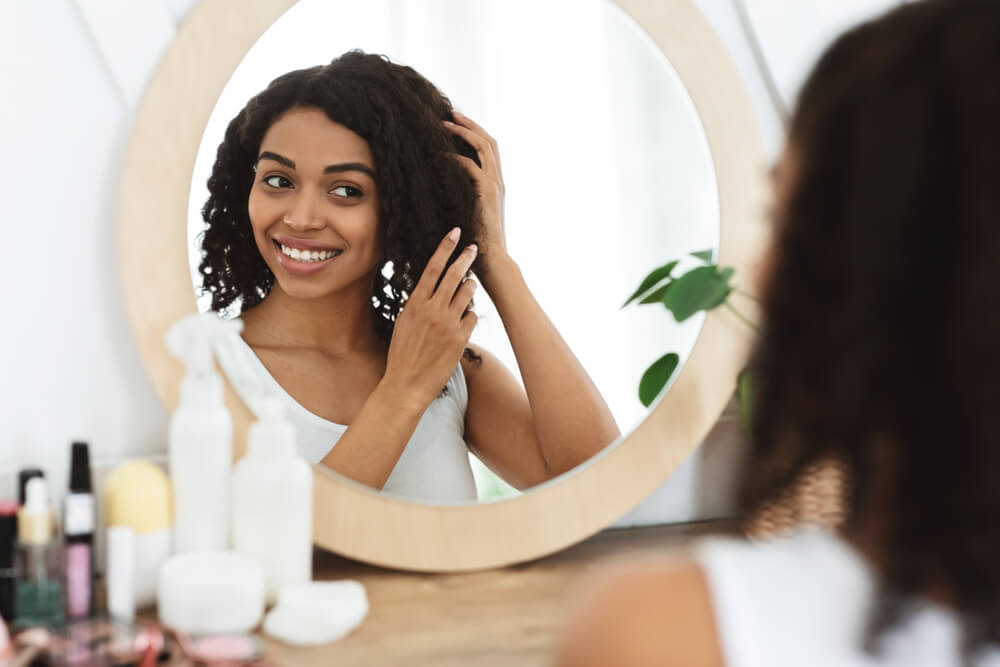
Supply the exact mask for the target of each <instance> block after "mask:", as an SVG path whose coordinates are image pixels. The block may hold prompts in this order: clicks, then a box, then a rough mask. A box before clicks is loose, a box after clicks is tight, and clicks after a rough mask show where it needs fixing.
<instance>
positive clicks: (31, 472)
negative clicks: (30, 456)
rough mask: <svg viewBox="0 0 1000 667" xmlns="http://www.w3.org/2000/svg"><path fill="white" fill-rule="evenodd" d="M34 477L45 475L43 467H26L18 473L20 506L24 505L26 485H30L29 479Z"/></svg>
mask: <svg viewBox="0 0 1000 667" xmlns="http://www.w3.org/2000/svg"><path fill="white" fill-rule="evenodd" d="M32 477H42V478H44V477H45V473H44V472H42V469H41V468H24V469H23V470H21V472H19V473H17V504H18V505H19V506H23V505H24V501H25V498H26V495H25V494H26V487H27V486H28V480H29V479H31V478H32Z"/></svg>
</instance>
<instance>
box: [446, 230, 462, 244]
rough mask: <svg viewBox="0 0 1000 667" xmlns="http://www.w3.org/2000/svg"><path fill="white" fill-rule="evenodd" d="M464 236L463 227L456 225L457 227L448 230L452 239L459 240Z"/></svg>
mask: <svg viewBox="0 0 1000 667" xmlns="http://www.w3.org/2000/svg"><path fill="white" fill-rule="evenodd" d="M461 237H462V229H461V228H460V227H455V229H453V230H451V231H450V232H448V238H450V239H451V240H452V241H458V239H460V238H461Z"/></svg>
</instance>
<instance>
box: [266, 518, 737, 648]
mask: <svg viewBox="0 0 1000 667" xmlns="http://www.w3.org/2000/svg"><path fill="white" fill-rule="evenodd" d="M733 528H734V525H733V524H732V522H718V521H714V522H699V523H691V524H675V525H672V526H654V527H647V528H628V529H621V530H607V531H604V532H602V533H598V534H597V535H595V536H594V537H592V538H590V539H589V540H586V541H584V542H582V543H580V544H578V545H576V546H574V547H571V548H569V549H567V550H565V551H563V552H561V553H559V554H556V555H553V556H549V557H547V558H543V559H540V560H536V561H532V562H529V563H524V564H521V565H515V566H511V567H507V568H503V569H498V570H490V571H485V572H472V573H459V574H419V573H410V572H402V571H398V570H385V569H380V568H377V567H373V566H370V565H364V564H361V563H357V562H355V561H350V560H347V559H345V558H341V557H338V556H335V555H333V554H331V553H328V552H321V551H317V553H316V556H315V559H314V570H315V572H314V576H315V579H317V580H332V579H355V580H358V581H360V582H361V583H363V584H364V586H365V588H366V589H367V591H368V597H369V601H370V604H371V611H370V613H369V615H368V617H367V618H366V619H365V621H364V623H362V625H361V626H360V627H359V628H358V629H357V630H355V631H354V632H353V633H352V634H350V635H349V636H348V637H346V638H345V639H343V640H341V641H339V642H336V643H334V644H329V645H327V646H321V647H317V648H309V649H304V648H291V647H288V646H285V645H283V644H280V643H278V642H276V641H273V640H270V639H268V638H267V637H265V636H262V637H261V641H262V642H263V644H264V656H265V658H266V659H267V661H268V662H275V663H277V664H280V665H287V666H289V667H291V666H298V665H301V666H303V667H310V666H313V665H315V666H317V667H318V666H320V665H324V666H327V665H336V666H338V667H348V666H350V667H353V666H355V665H364V666H366V667H368V666H371V665H406V666H407V667H424V666H426V667H431V666H434V667H452V666H454V667H459V666H461V667H468V666H477V667H478V666H480V665H481V666H484V667H489V666H492V665H496V666H500V665H504V666H512V665H513V666H517V667H533V666H535V665H538V666H540V665H547V664H549V663H550V660H551V654H552V650H553V646H554V641H555V640H556V638H557V637H558V634H559V632H560V631H561V630H562V627H563V623H564V619H565V618H566V609H567V608H568V605H569V603H570V600H571V597H572V595H573V594H574V593H575V592H576V591H577V590H578V589H579V587H580V586H581V584H582V583H583V582H584V581H585V580H586V577H587V575H588V574H591V573H593V572H594V571H596V570H598V569H599V568H600V567H601V566H602V565H605V564H607V563H608V562H609V561H610V560H612V559H615V558H622V557H630V556H632V557H635V556H647V555H660V554H664V555H665V554H667V553H669V552H670V551H672V550H677V549H681V548H683V547H685V546H686V545H688V544H689V543H690V542H691V541H692V539H693V538H694V537H696V536H698V535H704V534H706V533H709V532H730V531H732V530H733Z"/></svg>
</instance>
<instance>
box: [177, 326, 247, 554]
mask: <svg viewBox="0 0 1000 667" xmlns="http://www.w3.org/2000/svg"><path fill="white" fill-rule="evenodd" d="M242 327H243V322H242V321H240V320H222V319H219V318H218V317H217V316H216V315H214V314H212V313H199V314H194V315H188V316H186V317H183V318H181V319H180V320H179V321H178V322H177V323H176V324H174V325H173V326H172V327H171V328H170V330H169V331H168V332H167V335H166V343H167V347H169V348H170V351H171V352H172V353H173V354H174V356H176V357H177V358H178V359H180V360H181V361H183V362H184V364H185V365H186V366H187V375H185V377H184V380H183V381H182V383H181V395H180V403H179V405H178V407H177V410H176V411H175V412H174V414H173V416H172V417H171V419H170V429H169V434H168V440H167V453H168V459H169V467H170V479H171V486H172V487H173V500H174V552H175V553H185V552H189V551H208V550H220V549H225V548H226V547H227V546H228V543H229V482H230V473H231V471H232V466H233V420H232V417H230V415H229V411H228V410H227V409H226V406H225V404H224V403H223V400H222V379H221V378H220V377H219V375H218V373H216V372H215V364H214V361H213V357H212V348H213V345H214V343H215V340H216V339H217V338H219V337H221V336H226V335H238V334H239V332H240V330H241V329H242Z"/></svg>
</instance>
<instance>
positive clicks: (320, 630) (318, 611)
mask: <svg viewBox="0 0 1000 667" xmlns="http://www.w3.org/2000/svg"><path fill="white" fill-rule="evenodd" d="M367 615H368V595H367V594H366V593H365V587H364V586H362V585H361V584H360V583H359V582H357V581H348V580H345V581H314V582H311V583H308V584H295V585H291V586H285V587H284V588H282V589H281V593H280V594H279V595H278V604H277V606H275V607H274V609H272V610H271V611H270V613H268V615H267V618H265V619H264V632H266V633H267V634H268V635H270V636H271V637H274V638H275V639H277V640H279V641H282V642H284V643H286V644H290V645H292V646H317V645H319V644H328V643H330V642H333V641H337V640H338V639H342V638H343V637H345V636H347V635H348V634H349V633H350V632H352V631H353V630H354V629H355V628H357V627H358V626H359V625H361V622H362V621H363V620H364V619H365V617H366V616H367Z"/></svg>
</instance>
